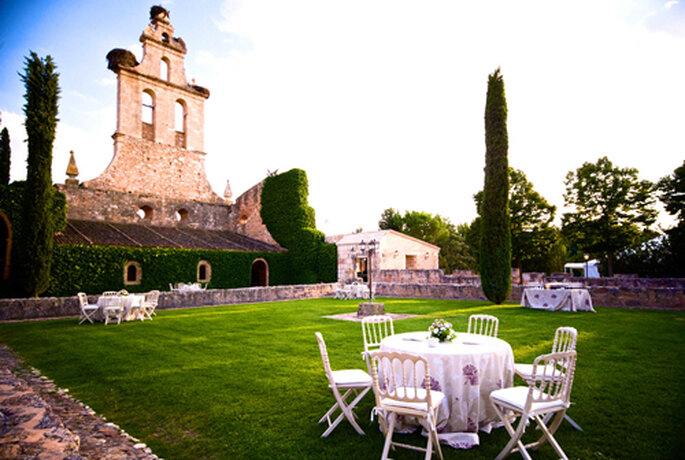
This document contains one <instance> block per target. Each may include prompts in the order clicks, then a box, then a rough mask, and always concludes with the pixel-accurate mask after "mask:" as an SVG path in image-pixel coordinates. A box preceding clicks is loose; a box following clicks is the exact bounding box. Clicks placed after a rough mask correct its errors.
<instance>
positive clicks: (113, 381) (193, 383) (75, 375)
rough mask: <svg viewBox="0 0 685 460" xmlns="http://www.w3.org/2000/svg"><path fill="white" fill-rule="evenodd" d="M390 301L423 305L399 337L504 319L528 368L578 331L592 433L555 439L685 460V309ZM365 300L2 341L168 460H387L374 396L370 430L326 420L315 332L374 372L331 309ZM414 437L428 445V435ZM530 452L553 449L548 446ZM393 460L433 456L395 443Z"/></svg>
mask: <svg viewBox="0 0 685 460" xmlns="http://www.w3.org/2000/svg"><path fill="white" fill-rule="evenodd" d="M381 301H382V302H384V303H385V305H386V311H388V312H392V313H411V314H416V315H419V316H418V317H416V318H412V319H407V320H401V321H396V322H395V331H396V332H409V331H416V330H426V329H427V328H428V326H429V325H430V324H431V322H432V320H433V319H435V318H446V319H449V320H451V321H452V322H453V323H454V325H455V329H456V330H457V331H464V330H466V324H467V318H468V316H469V315H470V314H473V313H488V314H492V315H495V316H497V317H498V318H499V320H500V326H499V337H500V338H502V339H504V340H506V341H508V342H509V343H510V344H511V346H512V348H513V350H514V356H515V358H516V361H518V362H532V360H533V358H534V357H535V356H537V355H539V354H542V353H545V352H548V351H549V349H550V348H551V343H552V338H553V335H554V331H555V329H556V328H557V327H558V326H573V327H575V328H577V329H578V331H579V338H578V345H577V350H578V355H579V360H578V368H577V373H576V379H575V383H574V387H573V393H572V401H573V402H574V405H573V406H572V408H571V409H570V412H569V414H570V415H571V416H572V417H573V419H574V420H575V421H576V422H578V423H579V424H580V425H581V426H582V427H583V428H584V431H583V432H579V431H576V430H574V429H573V428H572V427H571V426H570V425H569V424H568V423H564V424H563V425H562V427H561V428H560V429H559V431H558V432H557V435H556V438H557V439H558V440H559V442H560V444H561V446H562V447H563V448H564V450H565V451H566V453H567V454H568V455H569V457H571V458H599V459H605V458H617V459H618V458H621V459H622V458H650V459H653V458H663V459H670V458H679V457H680V458H682V455H683V452H685V442H684V441H683V439H684V437H683V429H682V424H681V423H680V420H681V419H680V416H681V415H682V414H683V413H685V403H684V401H685V398H683V396H682V391H683V388H685V365H684V364H683V357H682V352H683V350H685V346H684V345H685V333H684V332H685V312H670V311H654V310H624V309H616V308H602V307H598V308H596V309H597V313H596V314H592V313H566V312H554V313H550V312H541V311H534V310H530V309H526V308H523V307H520V306H518V305H500V306H496V305H491V304H488V303H486V302H477V301H444V300H409V299H381ZM356 305H357V302H355V301H351V300H350V301H339V300H332V299H316V300H306V301H292V302H277V303H263V304H255V305H235V306H221V307H209V308H196V309H185V310H172V311H158V315H157V316H156V317H155V319H154V321H146V322H142V323H141V322H129V323H122V324H121V325H118V326H117V325H113V326H112V325H109V326H104V325H103V324H95V325H80V326H79V325H77V321H76V320H75V319H64V320H53V321H40V322H25V323H7V324H0V342H3V343H5V344H7V345H8V346H9V347H10V348H12V349H13V350H14V351H15V352H17V353H18V354H19V355H20V356H21V357H22V358H24V359H25V360H26V361H27V362H28V363H29V364H30V365H32V366H34V367H36V368H38V369H39V370H40V371H41V372H42V373H43V374H44V375H46V376H48V377H49V378H52V379H54V380H55V381H56V383H57V385H58V386H60V387H62V388H68V389H69V390H70V393H71V394H72V395H73V396H74V397H76V398H78V399H80V400H81V401H83V402H84V403H86V404H88V405H90V406H91V407H92V408H93V409H95V410H96V411H97V412H98V413H101V414H103V415H105V416H106V417H107V419H108V420H110V421H112V422H114V423H116V424H118V425H120V426H121V427H122V428H123V429H125V430H126V431H127V432H128V433H130V434H131V435H132V436H134V437H137V438H139V439H141V440H142V441H143V442H145V443H147V444H148V445H149V446H150V447H151V448H152V449H153V451H154V452H155V453H156V454H157V455H159V456H161V457H164V458H167V459H199V458H227V459H236V458H250V459H261V458H276V459H279V458H282V459H291V458H298V459H306V458H311V459H338V458H354V459H355V460H361V459H376V458H379V457H380V454H381V449H382V445H383V439H382V435H381V433H380V432H379V430H378V423H377V421H374V422H371V421H370V420H369V414H370V411H371V408H372V406H373V397H372V395H371V394H369V395H367V396H366V397H365V399H364V400H363V401H362V402H361V404H360V406H359V407H358V409H357V414H358V415H359V419H360V425H361V426H362V428H363V429H364V430H365V431H366V436H359V435H358V434H356V432H354V431H353V429H352V428H351V427H350V426H349V424H347V423H346V422H343V423H342V424H341V425H340V426H339V427H338V428H337V429H336V430H335V431H334V432H333V433H332V434H331V436H330V437H328V438H327V439H322V438H320V435H321V433H322V432H323V431H324V428H325V427H324V425H318V424H317V423H316V422H317V420H318V419H319V417H320V416H321V415H322V414H323V413H324V412H325V411H326V410H327V409H328V408H329V407H330V405H331V404H332V403H333V396H332V394H331V392H330V390H329V389H328V388H327V385H326V380H325V376H324V372H323V367H322V364H321V359H320V355H319V351H318V347H317V345H316V339H315V337H314V332H315V331H320V332H321V333H322V334H323V336H324V339H325V340H326V343H327V346H328V351H329V355H330V358H331V362H332V366H333V368H334V369H342V368H352V367H357V368H365V365H364V362H363V361H362V359H361V356H360V350H361V349H362V337H361V326H360V325H359V323H353V322H348V321H338V320H332V319H326V318H323V316H325V315H333V314H338V313H346V312H351V311H356ZM517 383H518V384H520V383H521V382H520V381H518V380H517ZM538 433H539V432H538ZM538 433H536V432H535V430H533V429H532V428H529V430H528V434H529V436H530V435H535V434H538ZM408 438H410V439H409V440H410V442H415V443H425V439H424V438H421V437H420V436H419V435H411V436H408ZM508 438H509V437H508V435H507V433H506V432H505V430H504V429H503V428H500V429H496V430H494V431H493V432H492V433H491V434H485V433H481V435H480V441H481V445H480V446H479V447H476V448H474V449H471V450H467V451H463V450H454V449H451V448H449V447H445V446H443V453H444V455H445V458H446V459H456V458H459V459H462V458H464V459H470V458H494V457H495V455H497V453H498V452H499V451H500V449H501V448H502V447H503V446H504V445H505V444H506V442H507V440H508ZM533 456H534V458H555V456H554V451H553V450H552V449H551V447H549V446H545V447H543V448H542V449H541V450H540V451H539V452H536V453H533ZM394 458H397V459H403V458H407V459H408V458H423V457H422V456H421V454H420V453H417V452H411V451H405V450H397V451H396V452H395V453H394ZM512 458H520V456H519V455H518V454H515V456H513V457H512Z"/></svg>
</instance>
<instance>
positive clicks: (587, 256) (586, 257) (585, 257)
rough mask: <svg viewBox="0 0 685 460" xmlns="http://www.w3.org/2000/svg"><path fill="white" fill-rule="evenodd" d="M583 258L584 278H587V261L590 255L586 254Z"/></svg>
mask: <svg viewBox="0 0 685 460" xmlns="http://www.w3.org/2000/svg"><path fill="white" fill-rule="evenodd" d="M583 258H584V259H585V278H587V277H588V276H587V269H588V261H589V260H590V254H588V253H587V252H586V253H585V255H584V256H583Z"/></svg>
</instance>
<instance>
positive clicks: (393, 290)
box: [376, 283, 685, 309]
mask: <svg viewBox="0 0 685 460" xmlns="http://www.w3.org/2000/svg"><path fill="white" fill-rule="evenodd" d="M587 289H588V290H589V291H590V295H591V296H592V303H593V305H598V306H602V307H640V308H664V309H685V287H623V286H622V287H615V286H614V287H611V286H587ZM522 294H523V287H522V286H520V285H512V286H511V295H510V296H509V299H507V300H508V301H509V302H520V301H521V295H522ZM376 295H378V296H387V297H405V298H417V299H418V298H422V299H464V300H487V299H486V298H485V295H484V294H483V291H482V290H481V288H480V286H473V285H455V284H418V283H376Z"/></svg>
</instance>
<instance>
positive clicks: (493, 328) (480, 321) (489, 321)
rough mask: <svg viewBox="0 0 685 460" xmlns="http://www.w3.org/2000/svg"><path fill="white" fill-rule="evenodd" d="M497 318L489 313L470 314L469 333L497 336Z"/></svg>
mask: <svg viewBox="0 0 685 460" xmlns="http://www.w3.org/2000/svg"><path fill="white" fill-rule="evenodd" d="M498 327H499V320H498V319H497V318H496V317H495V316H491V315H471V316H469V330H468V333H469V334H479V335H487V336H490V337H497V328H498Z"/></svg>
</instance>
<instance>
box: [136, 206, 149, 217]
mask: <svg viewBox="0 0 685 460" xmlns="http://www.w3.org/2000/svg"><path fill="white" fill-rule="evenodd" d="M152 211H153V210H152V208H151V207H150V206H147V205H145V206H141V207H140V208H138V210H137V211H136V214H138V217H140V219H141V220H150V219H152Z"/></svg>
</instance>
